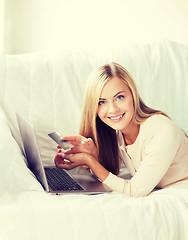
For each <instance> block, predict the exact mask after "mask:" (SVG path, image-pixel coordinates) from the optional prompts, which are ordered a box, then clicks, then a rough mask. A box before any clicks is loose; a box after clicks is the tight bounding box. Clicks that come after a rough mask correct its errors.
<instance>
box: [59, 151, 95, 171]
mask: <svg viewBox="0 0 188 240" xmlns="http://www.w3.org/2000/svg"><path fill="white" fill-rule="evenodd" d="M90 161H96V160H95V159H94V158H93V157H92V156H91V155H89V154H87V153H74V154H65V153H62V152H61V150H59V151H58V153H57V155H56V156H55V159H54V162H55V165H56V167H58V168H63V169H66V170H71V169H73V168H75V167H78V166H83V165H87V166H88V165H89V162H90Z"/></svg>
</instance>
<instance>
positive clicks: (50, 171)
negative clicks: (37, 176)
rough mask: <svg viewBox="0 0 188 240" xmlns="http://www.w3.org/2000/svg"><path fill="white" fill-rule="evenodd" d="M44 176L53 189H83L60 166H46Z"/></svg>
mask: <svg viewBox="0 0 188 240" xmlns="http://www.w3.org/2000/svg"><path fill="white" fill-rule="evenodd" d="M45 173H46V178H47V181H48V184H49V186H50V187H51V188H52V190H53V191H58V190H59V191H60V190H63V191H80V190H84V189H83V188H82V187H81V186H80V185H79V184H78V183H77V182H76V181H75V180H74V179H73V178H71V177H70V176H69V175H68V174H67V173H66V172H65V171H64V170H63V169H61V168H46V167H45Z"/></svg>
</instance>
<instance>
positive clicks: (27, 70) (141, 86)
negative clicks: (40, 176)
mask: <svg viewBox="0 0 188 240" xmlns="http://www.w3.org/2000/svg"><path fill="white" fill-rule="evenodd" d="M111 61H114V62H118V63H119V64H121V65H123V66H124V67H125V68H126V69H127V70H128V71H129V72H130V73H131V75H132V76H133V78H134V79H135V82H136V84H137V87H138V90H139V92H140V95H141V97H142V99H143V100H144V102H145V103H146V104H147V105H149V106H151V107H153V108H155V109H160V110H162V111H164V112H166V113H167V114H168V115H169V116H170V117H171V118H172V119H173V120H174V121H175V122H176V123H177V124H178V125H179V126H180V127H181V128H183V129H184V130H185V131H186V132H187V133H188V46H185V45H182V44H179V43H176V42H171V41H162V42H156V43H150V44H142V45H133V46H130V47H126V48H124V49H121V50H118V51H116V52H114V51H113V52H111V53H101V54H91V53H84V52H71V51H64V52H60V53H53V54H51V53H34V54H23V55H1V56H0V86H1V88H0V103H1V106H2V108H3V109H4V111H5V113H6V115H7V117H8V121H9V123H10V127H11V128H12V131H13V135H14V136H15V137H16V139H17V141H20V140H19V139H18V136H17V134H18V128H17V125H16V119H15V112H18V113H19V114H20V115H22V116H23V117H24V118H25V119H26V120H28V121H30V122H31V123H32V124H33V125H34V127H35V130H36V135H37V138H38V143H39V146H40V151H41V155H42V157H43V158H45V159H46V160H45V161H44V163H45V164H46V165H48V164H50V163H52V158H53V157H54V152H55V151H56V145H55V144H53V143H52V141H51V139H49V138H48V136H47V133H48V132H49V131H52V130H57V131H58V132H59V133H61V134H62V135H70V134H77V133H78V129H79V124H80V116H81V109H82V103H83V95H84V90H85V85H86V81H87V78H88V76H89V74H90V72H91V71H92V70H93V69H94V68H96V67H97V66H99V65H102V64H104V63H107V62H111ZM52 150H53V151H52Z"/></svg>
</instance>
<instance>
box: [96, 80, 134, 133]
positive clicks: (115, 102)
mask: <svg viewBox="0 0 188 240" xmlns="http://www.w3.org/2000/svg"><path fill="white" fill-rule="evenodd" d="M97 113H98V116H99V118H100V119H101V120H102V121H103V122H104V123H105V124H107V125H108V126H110V127H111V128H113V129H115V130H120V131H121V132H122V133H126V132H127V131H129V130H130V129H129V128H131V125H132V124H133V123H132V118H133V115H134V104H133V97H132V94H131V91H130V89H129V87H128V86H127V85H126V84H125V82H124V81H123V80H122V79H121V78H118V77H112V78H111V79H110V80H109V81H107V83H106V84H105V85H104V87H103V89H102V92H101V95H100V98H99V104H98V112H97Z"/></svg>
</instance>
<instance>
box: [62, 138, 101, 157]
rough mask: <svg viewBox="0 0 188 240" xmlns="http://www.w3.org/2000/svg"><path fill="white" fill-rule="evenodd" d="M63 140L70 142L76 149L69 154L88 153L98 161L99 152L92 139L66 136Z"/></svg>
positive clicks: (68, 152)
mask: <svg viewBox="0 0 188 240" xmlns="http://www.w3.org/2000/svg"><path fill="white" fill-rule="evenodd" d="M62 140H68V141H69V142H70V143H71V144H72V145H74V147H73V148H72V149H71V150H69V151H67V152H66V153H67V154H76V153H87V154H89V155H91V156H93V157H94V158H95V159H97V160H98V150H97V147H96V146H95V144H94V142H93V140H92V139H91V138H85V137H83V136H81V135H77V136H66V137H63V138H62Z"/></svg>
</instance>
